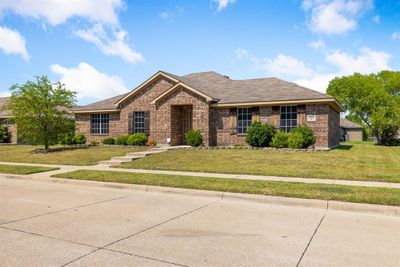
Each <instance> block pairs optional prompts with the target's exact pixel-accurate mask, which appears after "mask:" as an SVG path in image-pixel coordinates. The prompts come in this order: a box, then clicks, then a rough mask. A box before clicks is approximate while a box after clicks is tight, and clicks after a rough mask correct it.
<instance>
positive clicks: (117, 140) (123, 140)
mask: <svg viewBox="0 0 400 267" xmlns="http://www.w3.org/2000/svg"><path fill="white" fill-rule="evenodd" d="M128 138H129V135H121V136H118V137H117V138H115V144H116V145H121V146H126V145H127V144H128Z"/></svg>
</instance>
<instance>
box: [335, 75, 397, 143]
mask: <svg viewBox="0 0 400 267" xmlns="http://www.w3.org/2000/svg"><path fill="white" fill-rule="evenodd" d="M327 92H328V94H330V95H332V96H334V97H336V99H337V100H338V101H339V102H341V103H342V105H343V106H344V107H345V109H346V110H347V111H348V116H347V117H348V118H350V119H351V120H352V121H354V122H357V123H362V124H363V125H365V126H366V127H368V128H369V129H370V132H371V133H372V134H373V135H375V136H376V137H377V139H378V142H379V143H381V144H390V143H392V141H393V140H394V139H395V137H396V134H397V133H398V131H399V129H400V72H393V71H382V72H380V73H378V74H369V75H363V74H359V73H354V74H353V75H350V76H345V77H337V78H335V79H333V80H332V81H331V82H330V83H329V86H328V90H327Z"/></svg>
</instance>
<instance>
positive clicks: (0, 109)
mask: <svg viewBox="0 0 400 267" xmlns="http://www.w3.org/2000/svg"><path fill="white" fill-rule="evenodd" d="M9 99H10V98H9V97H0V118H5V117H9V116H10V115H11V114H10V111H9V110H4V107H5V105H7V102H8V100H9Z"/></svg>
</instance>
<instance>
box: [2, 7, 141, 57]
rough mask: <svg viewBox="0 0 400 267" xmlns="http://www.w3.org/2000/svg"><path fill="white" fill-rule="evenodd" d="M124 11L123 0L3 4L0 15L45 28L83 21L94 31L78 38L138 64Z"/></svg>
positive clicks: (139, 55) (79, 33) (90, 30)
mask: <svg viewBox="0 0 400 267" xmlns="http://www.w3.org/2000/svg"><path fill="white" fill-rule="evenodd" d="M124 8H125V6H124V1H123V0H35V1H32V0H3V1H0V15H2V14H6V13H15V14H17V15H19V16H22V17H28V18H33V19H36V20H41V21H42V22H43V27H44V28H46V24H50V25H52V26H57V25H60V24H63V23H65V22H67V21H68V20H70V19H73V18H83V19H85V20H86V21H88V22H89V23H90V24H91V27H92V28H91V29H80V30H77V31H76V32H75V33H76V35H77V36H79V37H80V38H82V39H83V40H85V41H88V42H90V43H93V44H95V45H96V46H97V47H98V48H99V50H100V51H101V52H103V53H104V54H106V55H111V56H119V57H121V58H123V59H124V60H126V61H128V62H139V61H142V60H143V56H142V55H141V54H140V53H138V52H136V51H134V50H133V49H132V48H131V47H130V46H129V44H128V42H127V40H126V39H127V35H128V33H127V32H126V31H124V30H123V29H122V28H121V26H120V23H119V19H118V12H119V11H120V10H121V9H124ZM105 29H109V30H108V31H106V30H105Z"/></svg>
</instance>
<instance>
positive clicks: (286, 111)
mask: <svg viewBox="0 0 400 267" xmlns="http://www.w3.org/2000/svg"><path fill="white" fill-rule="evenodd" d="M296 127H297V106H286V107H281V127H280V128H281V130H282V131H285V132H290V131H291V130H292V129H293V128H296Z"/></svg>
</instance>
